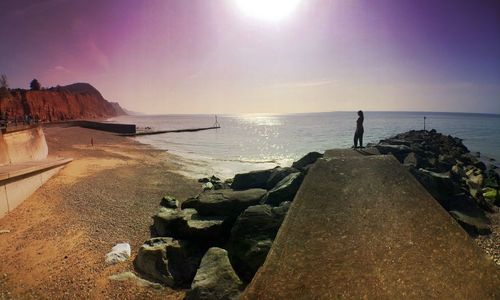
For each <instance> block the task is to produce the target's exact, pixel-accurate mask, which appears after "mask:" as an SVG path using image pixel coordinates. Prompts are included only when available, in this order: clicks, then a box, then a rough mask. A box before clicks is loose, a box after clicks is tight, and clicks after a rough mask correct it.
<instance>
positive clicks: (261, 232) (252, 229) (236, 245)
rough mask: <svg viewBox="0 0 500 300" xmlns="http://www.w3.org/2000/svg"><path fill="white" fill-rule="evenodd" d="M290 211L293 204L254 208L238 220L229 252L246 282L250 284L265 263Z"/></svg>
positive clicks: (237, 270) (230, 240)
mask: <svg viewBox="0 0 500 300" xmlns="http://www.w3.org/2000/svg"><path fill="white" fill-rule="evenodd" d="M289 207H290V202H283V203H281V205H280V206H279V207H271V206H270V205H266V204H263V205H255V206H250V207H248V208H247V209H246V210H245V211H244V212H243V213H242V214H241V215H240V216H239V217H238V219H237V220H236V223H235V224H234V226H233V229H232V230H231V237H230V239H229V243H228V251H229V257H230V259H231V262H232V263H233V266H234V267H235V270H236V272H237V273H238V274H239V275H240V278H242V279H243V280H245V281H247V282H249V281H250V280H251V279H252V278H253V276H254V275H255V272H257V270H258V269H259V268H260V266H262V264H263V263H264V261H265V259H266V257H267V253H268V252H269V249H270V248H271V245H272V242H273V241H274V238H275V237H276V234H277V233H278V230H279V228H280V226H281V223H282V222H283V219H284V218H285V216H286V213H287V212H288V208H289Z"/></svg>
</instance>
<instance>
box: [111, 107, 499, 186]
mask: <svg viewBox="0 0 500 300" xmlns="http://www.w3.org/2000/svg"><path fill="white" fill-rule="evenodd" d="M424 117H426V120H425V122H426V124H425V126H426V129H427V130H431V129H435V130H436V131H438V132H440V133H443V134H446V135H452V136H455V137H459V138H461V139H463V142H464V144H465V145H466V146H467V147H468V148H469V150H470V151H471V152H480V153H481V154H482V156H483V157H484V158H486V159H487V160H488V161H489V159H490V158H492V159H495V160H496V161H498V160H499V159H500V132H499V131H498V128H500V115H497V114H482V113H452V112H380V111H366V112H365V122H364V128H365V134H364V141H363V142H364V145H366V144H368V143H377V142H378V141H379V140H381V139H385V138H389V137H391V136H394V135H396V134H398V133H401V132H405V131H409V130H421V129H424ZM217 118H218V122H219V123H220V125H221V128H220V129H216V130H207V131H199V132H182V133H166V134H160V135H148V136H139V137H135V138H134V139H136V140H137V141H139V142H141V143H144V144H148V145H151V146H153V147H155V148H157V149H162V150H166V151H168V152H169V153H173V154H176V155H178V156H180V157H181V158H182V162H181V163H183V164H184V168H183V169H184V170H183V173H184V174H185V175H187V176H189V177H200V176H210V175H216V176H220V177H222V178H230V177H232V176H234V174H236V173H240V172H246V171H251V170H258V169H265V168H272V167H275V166H290V165H291V164H292V162H293V161H294V160H297V159H299V158H300V157H302V156H303V155H305V154H307V153H308V152H311V151H318V152H323V151H325V150H326V149H331V148H349V147H351V146H352V144H353V135H354V130H355V126H356V119H357V116H356V112H344V111H342V112H319V113H290V114H267V113H257V114H223V115H217ZM109 121H110V122H116V123H132V124H136V125H137V126H138V128H145V127H150V128H151V129H152V130H175V129H185V128H196V127H207V126H211V125H213V124H214V121H215V117H214V115H213V114H169V115H134V116H132V115H127V116H119V117H114V118H111V119H109ZM492 163H493V162H492ZM495 163H496V162H495Z"/></svg>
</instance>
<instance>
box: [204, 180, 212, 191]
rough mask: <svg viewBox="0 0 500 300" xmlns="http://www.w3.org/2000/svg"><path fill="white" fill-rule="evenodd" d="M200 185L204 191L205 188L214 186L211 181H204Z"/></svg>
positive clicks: (209, 188)
mask: <svg viewBox="0 0 500 300" xmlns="http://www.w3.org/2000/svg"><path fill="white" fill-rule="evenodd" d="M201 187H202V189H203V190H204V191H206V190H211V189H213V188H214V185H213V183H211V182H206V183H204V184H203V185H202V186H201Z"/></svg>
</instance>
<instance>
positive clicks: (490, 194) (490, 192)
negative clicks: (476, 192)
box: [0, 187, 500, 232]
mask: <svg viewBox="0 0 500 300" xmlns="http://www.w3.org/2000/svg"><path fill="white" fill-rule="evenodd" d="M483 197H484V198H485V199H488V200H490V201H495V200H497V199H498V198H499V197H500V194H499V193H498V190H495V189H492V188H489V187H488V188H485V189H484V190H483ZM0 232H1V231H0Z"/></svg>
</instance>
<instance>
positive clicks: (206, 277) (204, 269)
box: [186, 247, 243, 300]
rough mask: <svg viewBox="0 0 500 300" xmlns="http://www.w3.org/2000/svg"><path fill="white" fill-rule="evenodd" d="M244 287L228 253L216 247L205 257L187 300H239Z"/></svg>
mask: <svg viewBox="0 0 500 300" xmlns="http://www.w3.org/2000/svg"><path fill="white" fill-rule="evenodd" d="M242 287H243V283H242V282H241V280H240V278H239V277H238V275H236V273H235V272H234V270H233V267H232V266H231V263H230V262H229V258H228V255H227V251H226V250H224V249H221V248H216V247H214V248H210V249H209V250H208V251H207V253H206V254H205V255H204V256H203V259H202V260H201V264H200V268H199V269H198V271H197V272H196V276H195V277H194V280H193V283H192V284H191V290H189V291H188V292H187V294H186V300H232V299H238V297H239V295H240V291H241V289H242Z"/></svg>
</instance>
